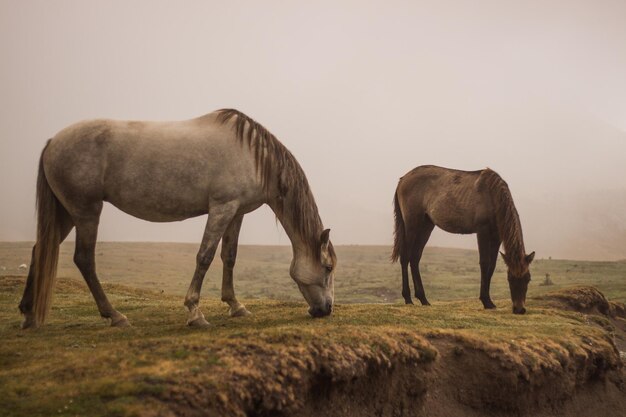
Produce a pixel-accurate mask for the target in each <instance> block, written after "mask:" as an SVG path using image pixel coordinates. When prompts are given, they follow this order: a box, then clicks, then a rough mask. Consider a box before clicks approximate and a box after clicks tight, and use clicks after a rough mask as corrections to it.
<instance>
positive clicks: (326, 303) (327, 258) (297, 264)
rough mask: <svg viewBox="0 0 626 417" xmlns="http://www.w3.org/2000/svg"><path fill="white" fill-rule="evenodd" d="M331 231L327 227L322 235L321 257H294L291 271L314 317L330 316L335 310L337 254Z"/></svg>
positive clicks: (320, 243) (320, 242)
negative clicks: (331, 240)
mask: <svg viewBox="0 0 626 417" xmlns="http://www.w3.org/2000/svg"><path fill="white" fill-rule="evenodd" d="M329 233H330V229H326V230H324V231H323V232H322V234H321V236H320V241H319V245H320V256H319V258H317V256H315V257H312V256H310V255H309V256H297V257H294V259H293V261H292V262H291V268H290V271H289V272H290V274H291V278H293V280H294V281H296V284H298V288H300V292H302V295H303V296H304V299H305V300H306V301H307V303H309V307H310V308H309V314H310V315H311V316H313V317H324V316H328V315H330V313H332V311H333V301H334V298H335V289H334V275H335V266H336V265H337V256H336V255H335V250H334V249H333V244H332V243H331V242H330V239H329ZM315 258H317V259H315Z"/></svg>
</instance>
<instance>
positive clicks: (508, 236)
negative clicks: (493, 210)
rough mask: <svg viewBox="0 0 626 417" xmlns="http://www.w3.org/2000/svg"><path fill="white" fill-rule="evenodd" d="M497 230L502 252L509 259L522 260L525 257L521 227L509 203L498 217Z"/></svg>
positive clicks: (514, 210)
mask: <svg viewBox="0 0 626 417" xmlns="http://www.w3.org/2000/svg"><path fill="white" fill-rule="evenodd" d="M498 223H499V224H498V230H499V232H500V239H501V240H502V245H503V246H504V251H505V252H506V254H507V255H508V256H509V259H513V260H520V261H521V260H522V259H523V258H524V256H526V255H525V249H524V236H523V234H522V225H521V223H520V220H519V215H518V214H517V210H516V209H515V206H513V204H512V203H511V204H510V205H508V207H506V208H505V209H504V210H503V213H500V214H499V215H498Z"/></svg>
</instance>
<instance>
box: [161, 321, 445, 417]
mask: <svg viewBox="0 0 626 417" xmlns="http://www.w3.org/2000/svg"><path fill="white" fill-rule="evenodd" d="M292 336H295V335H287V336H286V337H287V338H288V339H289V340H290V343H289V344H288V345H290V344H292V342H293V340H291V339H292ZM284 337H285V336H283V337H281V339H284ZM295 337H297V336H295ZM263 339H264V340H263ZM263 339H262V340H261V341H255V342H252V343H246V344H241V343H232V344H229V345H226V346H224V347H223V348H221V349H220V350H219V351H218V352H215V354H216V356H217V359H216V360H218V361H219V363H220V364H221V365H223V366H222V368H221V371H223V375H220V378H219V380H220V381H221V382H222V384H221V385H220V386H215V385H214V384H206V383H205V381H204V376H203V375H202V374H195V375H194V374H189V375H185V376H184V377H183V380H184V381H185V383H183V384H181V383H180V381H179V380H178V378H177V381H169V383H168V388H167V389H166V390H165V391H164V392H162V393H161V394H160V395H159V396H158V400H160V401H162V402H163V405H164V406H165V407H164V408H161V410H160V411H159V412H158V413H157V415H161V416H170V415H171V416H173V415H176V416H241V417H252V416H258V417H261V416H304V417H307V416H311V417H313V416H315V417H319V416H339V417H351V416H355V415H376V416H396V415H415V414H414V413H413V412H411V411H410V410H416V411H419V410H421V408H422V406H423V404H424V400H425V395H426V391H427V386H428V381H427V379H428V376H429V367H430V364H431V363H432V362H433V361H434V359H435V357H436V354H437V352H436V350H435V349H434V348H433V346H432V345H430V344H429V343H428V342H427V341H426V340H425V339H424V338H422V337H421V336H417V335H415V334H409V333H405V332H404V333H403V332H390V333H389V334H387V335H382V337H379V338H377V340H374V339H371V338H369V337H367V336H364V338H363V343H359V344H357V345H354V346H346V345H343V344H333V343H328V342H311V343H308V344H304V345H302V346H292V347H288V346H286V345H285V343H284V340H272V339H271V338H263ZM191 350H197V349H194V348H192V349H191ZM195 354H196V355H202V352H196V353H195ZM218 372H219V371H218ZM212 377H215V375H212Z"/></svg>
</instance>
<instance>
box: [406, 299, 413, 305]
mask: <svg viewBox="0 0 626 417" xmlns="http://www.w3.org/2000/svg"><path fill="white" fill-rule="evenodd" d="M404 304H406V305H412V304H413V300H404Z"/></svg>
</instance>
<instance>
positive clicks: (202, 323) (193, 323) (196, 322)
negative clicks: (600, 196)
mask: <svg viewBox="0 0 626 417" xmlns="http://www.w3.org/2000/svg"><path fill="white" fill-rule="evenodd" d="M187 326H189V327H195V328H198V329H202V328H207V327H209V326H210V324H209V322H208V321H206V319H205V318H204V317H198V318H196V319H193V320H187Z"/></svg>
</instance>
